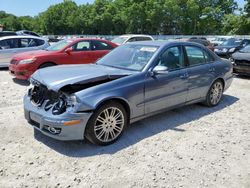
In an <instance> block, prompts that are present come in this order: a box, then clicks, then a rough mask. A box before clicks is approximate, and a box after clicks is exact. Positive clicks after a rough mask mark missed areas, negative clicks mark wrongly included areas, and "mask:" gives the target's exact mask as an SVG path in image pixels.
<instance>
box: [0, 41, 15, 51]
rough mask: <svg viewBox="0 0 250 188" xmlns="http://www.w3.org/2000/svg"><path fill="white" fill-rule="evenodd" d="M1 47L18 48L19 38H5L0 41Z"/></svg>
mask: <svg viewBox="0 0 250 188" xmlns="http://www.w3.org/2000/svg"><path fill="white" fill-rule="evenodd" d="M0 47H1V49H12V48H18V40H17V39H5V40H2V41H0Z"/></svg>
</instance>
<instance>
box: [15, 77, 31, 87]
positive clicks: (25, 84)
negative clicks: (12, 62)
mask: <svg viewBox="0 0 250 188" xmlns="http://www.w3.org/2000/svg"><path fill="white" fill-rule="evenodd" d="M12 80H13V82H14V83H16V84H19V85H22V86H28V85H30V82H29V81H28V80H19V79H16V78H12Z"/></svg>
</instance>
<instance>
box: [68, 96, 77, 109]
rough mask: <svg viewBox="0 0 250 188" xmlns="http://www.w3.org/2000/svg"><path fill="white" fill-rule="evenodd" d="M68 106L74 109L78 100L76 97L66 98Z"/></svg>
mask: <svg viewBox="0 0 250 188" xmlns="http://www.w3.org/2000/svg"><path fill="white" fill-rule="evenodd" d="M66 103H67V106H69V107H74V106H75V105H76V104H77V98H76V96H75V95H70V96H68V97H67V98H66Z"/></svg>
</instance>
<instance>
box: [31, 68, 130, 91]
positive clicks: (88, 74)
mask: <svg viewBox="0 0 250 188" xmlns="http://www.w3.org/2000/svg"><path fill="white" fill-rule="evenodd" d="M133 73H134V71H127V70H122V69H117V68H111V67H107V66H102V65H96V64H85V65H60V66H54V67H48V68H44V69H39V70H37V71H36V72H35V73H34V74H33V75H32V76H31V79H34V80H36V81H38V82H40V83H42V84H43V85H45V86H47V88H48V89H49V90H53V91H58V90H60V88H62V87H63V86H66V85H71V84H84V83H89V82H95V81H101V80H105V79H109V78H117V77H121V76H126V75H130V74H133Z"/></svg>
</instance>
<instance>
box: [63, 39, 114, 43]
mask: <svg viewBox="0 0 250 188" xmlns="http://www.w3.org/2000/svg"><path fill="white" fill-rule="evenodd" d="M63 40H66V41H72V42H77V41H83V40H90V41H94V40H95V41H103V42H109V43H112V42H110V41H108V40H106V39H99V38H72V39H63Z"/></svg>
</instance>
